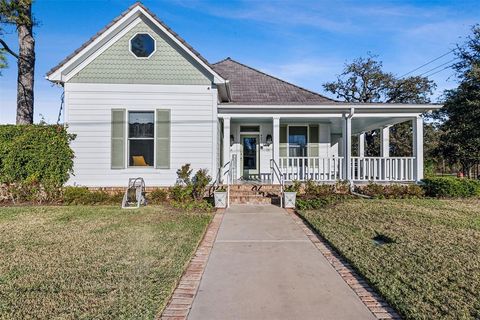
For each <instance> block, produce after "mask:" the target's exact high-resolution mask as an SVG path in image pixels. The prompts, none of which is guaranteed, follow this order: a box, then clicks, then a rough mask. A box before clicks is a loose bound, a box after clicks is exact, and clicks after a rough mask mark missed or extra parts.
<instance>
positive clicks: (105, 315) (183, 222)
mask: <svg viewBox="0 0 480 320" xmlns="http://www.w3.org/2000/svg"><path fill="white" fill-rule="evenodd" d="M210 219H211V215H210V214H198V213H183V212H180V211H174V210H172V209H167V208H163V207H146V208H142V209H139V210H122V209H119V208H117V207H108V206H78V207H75V206H71V207H14V208H0V319H12V318H13V319H28V318H35V319H39V318H40V319H74V318H75V319H78V318H81V319H92V318H95V319H153V318H154V316H155V315H156V314H157V313H158V312H159V311H160V310H161V309H162V308H163V307H164V305H165V304H166V302H167V300H168V298H169V296H170V294H171V292H172V291H173V289H174V286H175V284H176V281H177V280H178V279H179V277H180V276H181V274H182V272H183V270H184V267H185V266H186V263H187V262H188V261H189V259H190V257H191V255H192V253H193V251H194V250H195V248H196V246H197V244H198V242H199V241H200V239H201V237H202V235H203V233H204V230H205V229H206V226H207V225H208V223H209V221H210Z"/></svg>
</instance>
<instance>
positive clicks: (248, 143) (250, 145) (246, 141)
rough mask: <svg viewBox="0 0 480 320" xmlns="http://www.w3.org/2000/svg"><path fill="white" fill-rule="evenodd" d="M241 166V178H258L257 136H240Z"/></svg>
mask: <svg viewBox="0 0 480 320" xmlns="http://www.w3.org/2000/svg"><path fill="white" fill-rule="evenodd" d="M240 139H241V143H242V149H241V157H240V158H241V164H240V168H241V169H242V172H241V174H242V177H243V178H244V179H247V180H250V179H255V178H258V174H259V163H258V162H259V161H258V160H259V157H258V149H259V148H258V135H241V136H240Z"/></svg>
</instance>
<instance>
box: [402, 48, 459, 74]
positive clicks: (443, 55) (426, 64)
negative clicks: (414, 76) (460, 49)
mask: <svg viewBox="0 0 480 320" xmlns="http://www.w3.org/2000/svg"><path fill="white" fill-rule="evenodd" d="M453 51H455V49H452V50H450V51H448V52H447V53H444V54H442V55H441V56H439V57H436V58H435V59H432V60H430V61H428V62H426V63H424V64H422V65H421V66H420V67H418V68H415V69H413V70H412V71H409V72H407V73H405V74H404V75H402V76H400V78H403V77H405V76H406V75H409V74H411V73H412V72H415V71H417V70H419V69H421V68H423V67H425V66H428V65H429V64H431V63H432V62H435V61H437V60H439V59H441V58H443V57H445V56H446V55H449V54H450V53H452V52H453Z"/></svg>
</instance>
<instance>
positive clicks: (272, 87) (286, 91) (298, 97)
mask: <svg viewBox="0 0 480 320" xmlns="http://www.w3.org/2000/svg"><path fill="white" fill-rule="evenodd" d="M212 67H213V70H215V71H216V72H217V73H219V74H220V75H221V76H222V77H223V78H224V79H227V80H229V81H230V88H231V98H232V101H231V102H229V103H228V104H250V105H252V104H263V105H265V104H270V105H276V104H279V105H296V104H309V105H317V104H332V103H335V102H336V101H335V100H332V99H329V98H327V97H324V96H322V95H321V94H318V93H315V92H312V91H310V90H307V89H304V88H301V87H298V86H296V85H294V84H291V83H288V82H286V81H283V80H281V79H278V78H275V77H273V76H271V75H268V74H266V73H263V72H261V71H259V70H256V69H254V68H251V67H249V66H246V65H244V64H242V63H240V62H237V61H235V60H233V59H231V58H226V59H225V60H222V61H220V62H217V63H214V64H213V65H212Z"/></svg>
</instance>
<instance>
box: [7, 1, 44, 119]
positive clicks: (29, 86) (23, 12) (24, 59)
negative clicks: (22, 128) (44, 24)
mask: <svg viewBox="0 0 480 320" xmlns="http://www.w3.org/2000/svg"><path fill="white" fill-rule="evenodd" d="M0 23H1V24H6V25H13V26H15V28H16V30H17V35H18V47H19V50H18V53H16V52H14V51H13V50H12V49H11V48H10V47H9V46H8V44H7V43H6V42H5V40H3V39H1V38H0V45H2V48H1V52H0V68H1V67H2V66H3V67H6V63H5V62H6V60H5V53H8V54H10V55H11V56H13V57H14V58H15V59H16V60H17V66H18V78H17V124H29V123H33V102H34V94H33V82H34V71H35V40H34V37H33V25H34V21H33V17H32V0H0Z"/></svg>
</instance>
